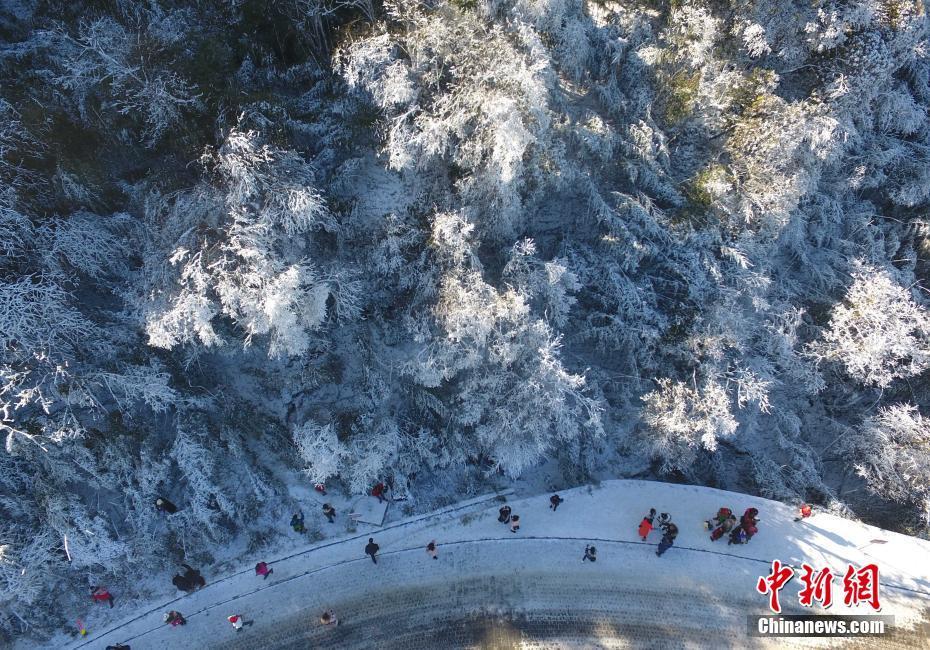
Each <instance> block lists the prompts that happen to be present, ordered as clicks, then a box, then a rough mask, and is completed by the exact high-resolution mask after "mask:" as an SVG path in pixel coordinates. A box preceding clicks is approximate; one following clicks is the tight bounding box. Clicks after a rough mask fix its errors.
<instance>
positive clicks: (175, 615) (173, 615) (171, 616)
mask: <svg viewBox="0 0 930 650" xmlns="http://www.w3.org/2000/svg"><path fill="white" fill-rule="evenodd" d="M163 620H164V621H165V623H167V624H168V625H170V626H171V627H177V626H178V625H187V619H186V618H184V617H183V616H181V612H176V611H174V610H173V609H172V610H171V611H170V612H168V613H167V614H165V615H164V617H163Z"/></svg>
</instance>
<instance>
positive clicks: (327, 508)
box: [323, 503, 336, 523]
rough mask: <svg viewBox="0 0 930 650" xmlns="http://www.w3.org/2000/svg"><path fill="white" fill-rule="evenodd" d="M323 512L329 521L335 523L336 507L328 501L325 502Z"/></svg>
mask: <svg viewBox="0 0 930 650" xmlns="http://www.w3.org/2000/svg"><path fill="white" fill-rule="evenodd" d="M323 514H324V515H326V518H327V519H328V520H329V523H333V517H335V516H336V509H335V508H334V507H332V506H331V505H330V504H328V503H324V504H323Z"/></svg>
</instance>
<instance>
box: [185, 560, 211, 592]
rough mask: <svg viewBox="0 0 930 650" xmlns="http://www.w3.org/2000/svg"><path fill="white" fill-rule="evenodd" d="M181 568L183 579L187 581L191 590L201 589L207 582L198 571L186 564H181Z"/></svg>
mask: <svg viewBox="0 0 930 650" xmlns="http://www.w3.org/2000/svg"><path fill="white" fill-rule="evenodd" d="M181 566H182V567H184V579H185V580H187V582H188V584H190V585H191V588H192V589H193V588H195V587H203V586H205V585H206V584H207V581H206V580H205V579H204V577H203V576H202V575H201V574H200V571H198V570H197V569H195V568H194V567H192V566H189V565H187V564H182V565H181Z"/></svg>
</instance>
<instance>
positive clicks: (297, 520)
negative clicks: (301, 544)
mask: <svg viewBox="0 0 930 650" xmlns="http://www.w3.org/2000/svg"><path fill="white" fill-rule="evenodd" d="M291 528H293V529H294V532H295V533H302V532H304V530H306V529H305V528H304V513H303V512H301V511H297V513H296V514H295V515H294V516H293V517H291Z"/></svg>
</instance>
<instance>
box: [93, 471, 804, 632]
mask: <svg viewBox="0 0 930 650" xmlns="http://www.w3.org/2000/svg"><path fill="white" fill-rule="evenodd" d="M321 487H322V486H321V485H318V486H317V491H320V492H322V493H323V494H324V495H325V494H326V492H325V489H320V488H321ZM383 492H384V486H383V484H382V483H378V484H377V485H375V487H374V488H373V489H372V496H375V497H378V499H379V500H382V499H383ZM564 501H565V499H563V498H562V497H561V496H559V495H558V494H553V495H552V496H551V497H549V508H550V510H552V511H553V512H555V511H556V510H557V509H558V507H559V505H561V504H562V503H563V502H564ZM155 506H156V509H158V510H159V511H160V512H169V513H173V512H176V511H177V507H176V506H175V505H174V504H173V503H171V502H170V501H167V500H166V499H163V498H161V497H159V498H158V499H156V504H155ZM323 514H324V515H325V516H326V518H327V519H328V520H329V522H330V523H332V522H333V517H335V515H336V510H335V508H333V506H332V505H330V504H329V503H324V504H323ZM812 514H813V508H812V506H810V505H809V504H806V503H805V504H802V505H801V507H800V509H799V516H798V517H797V518H795V521H801V520H802V519H806V518H808V517H810V516H811V515H812ZM758 515H759V510H758V509H757V508H752V507H750V508H747V509H746V511H745V512H744V513H743V516H742V517H740V518H739V519H737V517H736V515H735V514H733V511H732V510H730V509H729V508H727V507H721V508H720V509H719V510H717V514H716V515H714V516H713V517H711V518H710V519H707V520H706V521H705V522H704V526H705V528H706V529H707V530H709V531H711V533H710V540H711V541H712V542H714V541H717V540H718V539H720V538H721V537H723V536H724V535H725V534H728V533H729V541H728V542H727V543H728V545H729V544H746V543H748V542H749V540H751V539H752V537H753V536H754V535H755V534H756V533H757V532H758V531H759V529H758V525H757V524H758V523H759V517H758ZM497 520H498V521H499V522H501V523H504V524H510V531H511V532H513V533H516V532H517V531H518V530H519V529H520V516H519V515H516V514H514V513H513V511H512V509H511V507H510V506H509V505H507V504H506V503H505V504H504V505H503V506H501V508H500V509H499V510H498V518H497ZM291 527H292V528H293V529H294V530H295V531H296V532H304V530H305V528H304V517H303V513H302V512H297V513H295V514H294V516H293V517H292V519H291ZM655 528H659V529H660V530H661V531H662V537H661V539H660V541H659V544H658V545H657V547H656V555H657V556H659V557H661V556H662V555H663V554H664V553H665V552H666V551H668V549H670V548H671V547H672V546H674V543H675V539H676V538H677V537H678V526H677V525H676V524H675V523H673V522H672V517H671V515H670V514H669V513H667V512H663V513H661V514H658V515H657V514H656V509H655V508H650V509H649V513H648V514H647V515H645V516H644V517H643V519H642V521H640V524H639V527H638V528H637V533H638V535H639V538H640V539H641V540H642V541H643V542H645V541H647V539H648V537H649V535H650V533H651V532H652V531H653V530H654V529H655ZM380 550H381V547H380V546H379V545H378V544H377V543H375V540H374V538H373V537H369V538H368V544H367V545H366V546H365V554H366V555H368V556H369V557H370V558H371V561H372V562H373V563H374V564H377V563H378V559H377V555H378V552H379V551H380ZM426 553H427V554H428V555H429V556H430V557H431V558H432V559H434V560H436V559H438V551H437V544H436V540H431V541H430V542H429V543H428V544H427V545H426ZM581 561H582V562H596V561H597V549H596V548H595V547H594V546H593V545H590V544H588V545H586V546H585V549H584V555H583V556H582V558H581ZM181 566H183V567H184V569H185V572H184V574H178V575H175V576H174V578H173V579H172V583H174V585H175V586H176V587H177V588H178V589H181V590H182V591H193V590H194V589H197V588H200V587H203V586H204V585H206V580H205V579H204V577H203V575H201V573H200V571H198V570H197V569H194V568H193V567H191V566H189V565H187V564H182V565H181ZM272 573H274V569H272V568H271V567H270V566H269V565H268V563H267V562H259V563H257V564H256V565H255V575H256V576H261V577H262V579H263V580H267V579H268V576H269V575H271V574H272ZM91 598H92V599H93V600H94V601H95V602H106V603H108V604H109V606H110V607H113V600H114V599H113V595H112V594H110V592H109V590H107V589H106V588H105V587H101V586H93V587H91ZM227 620H228V621H229V622H230V623H231V624H232V626H233V628H234V629H235V630H236V631H237V632H239V631H240V630H242V628H244V627H247V626H250V625H252V624H253V623H254V622H253V621H247V620H245V618H244V617H243V615H242V614H233V615H231V616H228V617H227ZM164 621H165V623H167V624H168V625H171V626H172V627H177V626H179V625H185V624H186V623H187V619H185V618H184V616H183V615H182V614H181V613H180V612H177V611H175V610H171V611H169V612H168V613H166V614H165V615H164ZM320 623H321V624H322V625H338V624H339V620H338V619H337V617H336V614H335V613H334V612H333V610H331V609H330V610H326V611H324V612H323V614H322V615H321V617H320ZM107 650H130V648H129V646H128V645H123V644H116V645H114V646H107Z"/></svg>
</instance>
